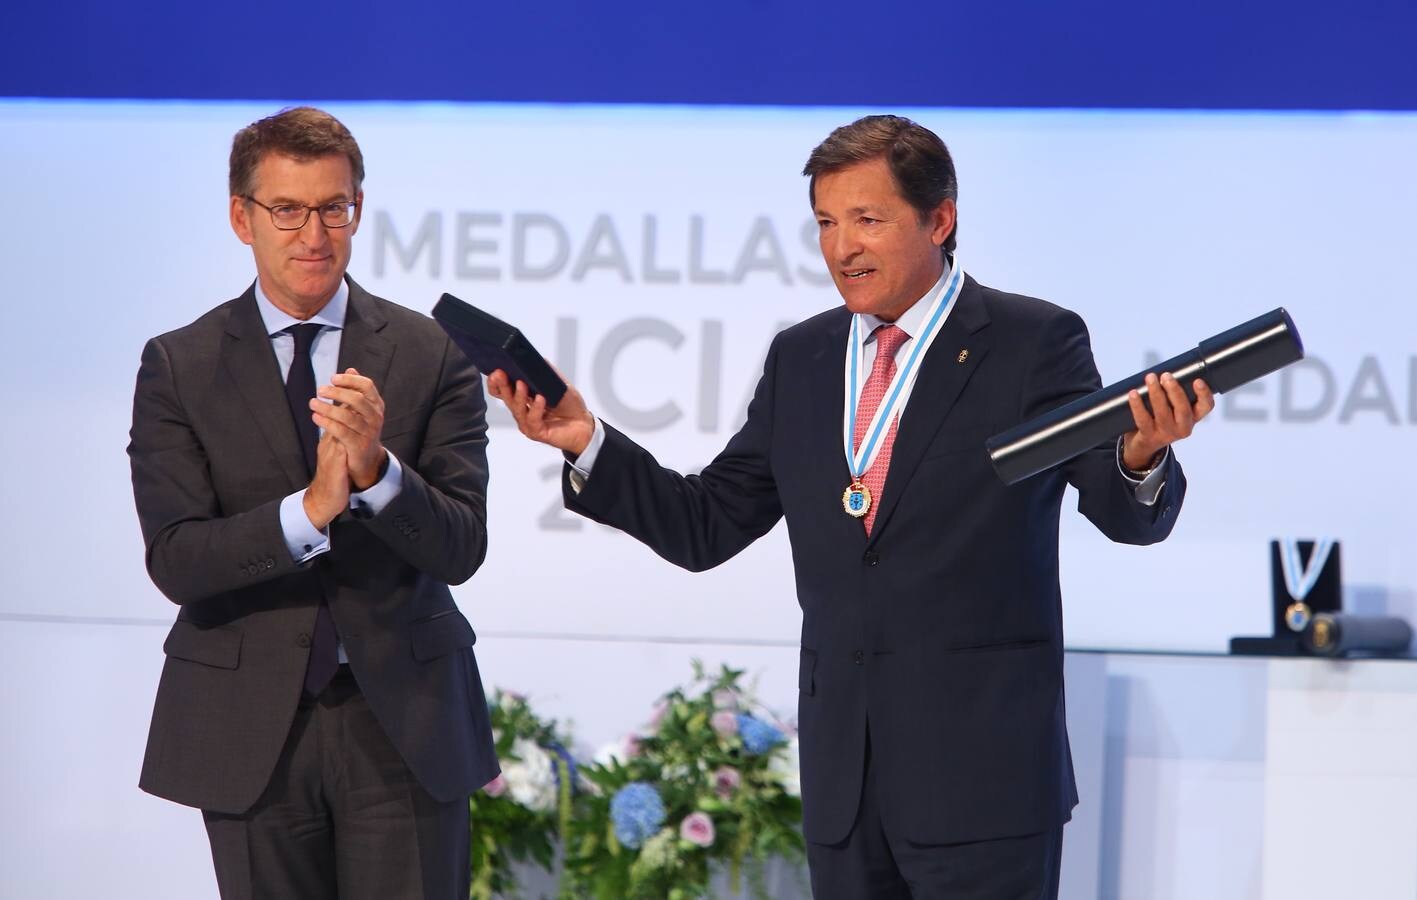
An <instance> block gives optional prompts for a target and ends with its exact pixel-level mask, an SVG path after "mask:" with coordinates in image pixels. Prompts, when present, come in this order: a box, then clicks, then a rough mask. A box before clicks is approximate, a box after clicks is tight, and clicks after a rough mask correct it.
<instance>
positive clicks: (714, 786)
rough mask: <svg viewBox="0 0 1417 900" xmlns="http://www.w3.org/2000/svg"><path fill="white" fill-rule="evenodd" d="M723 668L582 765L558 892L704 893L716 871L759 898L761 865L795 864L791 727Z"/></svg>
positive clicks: (798, 849)
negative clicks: (780, 860) (745, 884)
mask: <svg viewBox="0 0 1417 900" xmlns="http://www.w3.org/2000/svg"><path fill="white" fill-rule="evenodd" d="M742 676H743V673H742V672H741V671H737V670H733V669H729V668H728V667H727V666H725V667H723V669H722V670H721V671H720V672H719V673H718V674H716V675H708V674H706V673H705V672H704V670H703V667H702V665H701V664H700V663H698V662H697V661H695V663H694V680H693V682H692V683H691V685H690V686H689V687H688V688H676V689H675V690H672V691H670V692H669V693H668V694H666V695H665V696H664V698H663V699H661V700H660V702H659V703H658V704H657V705H656V707H655V710H654V713H653V715H652V717H651V720H650V722H649V724H648V725H647V726H646V728H645V729H644V730H642V731H641V732H640V733H638V734H635V735H631V736H629V737H627V738H626V739H624V740H622V741H620V742H618V743H617V744H615V745H612V746H611V747H609V748H606V749H605V750H602V752H601V753H599V754H597V757H596V761H595V762H594V763H592V764H590V765H587V766H584V767H582V770H581V777H582V779H583V781H584V783H585V785H586V786H587V788H588V789H587V790H585V791H582V792H581V794H580V796H579V797H578V799H577V804H576V815H575V817H574V819H573V820H572V822H571V823H570V828H569V830H568V832H567V834H566V836H565V844H564V846H565V851H566V852H565V871H564V877H563V880H562V896H564V897H577V898H596V900H629V898H651V897H653V898H669V900H688V898H695V897H705V896H707V895H708V892H709V882H710V878H711V876H712V874H713V873H714V871H716V870H717V869H720V868H722V869H726V870H727V872H728V875H729V879H730V886H731V889H732V890H733V891H735V892H737V891H740V890H741V889H742V879H743V876H744V875H745V874H746V876H747V881H748V887H749V889H750V891H751V892H752V894H753V895H754V896H755V897H758V898H766V897H767V891H766V888H765V886H764V882H765V879H764V877H763V866H764V863H765V862H766V861H767V860H768V859H771V858H773V857H785V858H787V859H789V860H794V861H800V860H801V859H802V857H803V854H804V845H803V843H802V835H801V831H800V828H801V821H802V801H801V796H800V790H799V783H800V782H799V780H798V775H797V768H796V738H795V737H794V736H792V734H791V729H790V728H788V727H787V726H785V725H782V724H780V723H779V722H778V721H777V720H776V719H775V717H773V716H772V715H771V714H769V713H768V712H766V711H765V710H763V709H761V708H760V707H759V706H758V704H757V703H756V702H755V701H754V700H753V699H752V697H751V695H750V694H749V693H747V692H746V691H745V690H744V689H743V687H742V685H741V680H742Z"/></svg>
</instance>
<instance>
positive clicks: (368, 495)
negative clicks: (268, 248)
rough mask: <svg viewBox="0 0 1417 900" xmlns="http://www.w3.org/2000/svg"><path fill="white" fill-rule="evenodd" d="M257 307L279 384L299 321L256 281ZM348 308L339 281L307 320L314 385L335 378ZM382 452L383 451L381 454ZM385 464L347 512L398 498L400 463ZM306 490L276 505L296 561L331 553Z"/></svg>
mask: <svg viewBox="0 0 1417 900" xmlns="http://www.w3.org/2000/svg"><path fill="white" fill-rule="evenodd" d="M256 307H257V308H258V309H259V310H260V311H261V321H262V322H264V323H265V326H266V334H268V335H270V337H271V349H272V350H274V351H275V355H276V363H277V364H278V365H279V366H280V380H281V382H282V383H284V381H285V379H286V377H287V376H288V375H289V374H290V364H291V362H292V361H293V360H294V359H295V336H294V335H292V334H289V333H288V332H286V331H285V329H287V328H289V327H290V326H292V325H300V324H302V322H301V320H300V319H297V318H295V317H294V316H291V315H289V314H288V313H284V312H281V311H280V310H279V309H276V307H275V304H273V303H271V301H270V300H269V299H268V298H267V297H266V294H265V292H264V291H262V290H261V282H260V281H259V280H257V282H256ZM348 308H349V285H348V284H347V283H345V282H343V281H341V282H340V286H339V290H337V291H335V295H334V296H333V297H331V298H330V301H329V302H328V303H326V304H325V305H324V307H323V308H322V309H321V310H320V311H319V312H317V313H316V314H315V315H313V316H311V317H310V318H309V319H308V320H307V321H309V322H313V323H316V324H318V325H320V326H322V327H321V328H320V331H319V333H317V334H316V335H315V340H314V342H313V343H312V344H311V345H310V363H311V365H312V366H313V367H314V369H315V384H316V385H317V386H318V385H327V384H329V383H330V379H331V378H333V377H334V374H335V367H336V366H338V365H339V347H340V338H341V337H342V336H343V334H344V316H345V311H346V310H348ZM386 452H387V451H386ZM388 457H389V466H388V469H387V470H386V471H385V472H384V477H383V478H381V479H380V480H379V481H378V482H377V483H376V484H374V485H373V486H372V487H370V488H369V489H368V490H364V491H356V492H353V493H351V494H350V495H349V506H350V508H351V509H354V508H356V507H360V506H366V507H368V509H369V512H370V513H372V514H374V515H378V514H379V512H380V511H381V510H382V509H383V508H384V507H385V506H387V505H388V504H389V502H390V501H391V500H393V499H394V498H395V497H397V496H398V494H399V491H400V490H402V489H403V467H402V466H400V465H399V459H398V457H397V456H394V455H393V454H392V453H389V454H388ZM304 502H305V490H303V489H302V490H299V491H296V492H295V493H293V494H291V495H290V496H288V497H286V498H285V499H284V500H282V501H281V503H280V527H281V532H282V533H283V534H284V535H285V545H286V547H288V548H289V549H290V556H291V558H292V559H294V560H295V561H296V562H297V563H304V562H308V561H310V560H312V559H314V558H315V557H317V556H319V555H320V554H321V553H327V552H329V549H330V534H329V528H328V527H326V528H325V530H324V531H321V530H320V529H318V528H316V527H315V525H314V523H312V522H311V521H310V517H309V516H307V515H305V506H304Z"/></svg>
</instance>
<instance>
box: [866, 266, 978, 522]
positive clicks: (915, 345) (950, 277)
mask: <svg viewBox="0 0 1417 900" xmlns="http://www.w3.org/2000/svg"><path fill="white" fill-rule="evenodd" d="M963 287H964V269H963V268H962V267H961V266H960V264H959V257H958V256H956V257H955V260H954V267H953V268H951V269H950V270H949V271H948V272H946V273H945V275H944V277H943V278H942V279H941V283H940V286H939V287H938V288H937V290H936V293H935V297H934V299H933V300H931V301H930V307H929V309H927V310H926V312H925V319H924V324H923V325H922V326H921V331H920V334H919V335H917V336H916V339H915V340H914V342H912V343H911V345H910V349H909V351H907V353H906V358H905V362H904V363H898V364H897V365H896V370H895V377H894V378H892V379H891V383H890V384H889V385H888V386H887V387H886V395H885V397H883V398H882V399H881V405H880V406H879V407H877V408H876V414H875V415H874V416H873V417H872V418H871V422H870V424H869V425H868V426H867V428H866V434H865V436H864V437H862V439H861V446H860V447H857V446H855V444H856V441H855V438H856V418H857V414H858V412H859V407H860V405H861V388H862V386H863V385H864V384H865V383H866V377H867V375H868V374H869V373H867V372H863V371H862V370H863V369H864V368H865V359H864V358H863V357H864V354H863V353H862V341H863V337H862V334H861V316H860V314H859V313H858V314H856V315H854V316H852V317H851V328H850V329H849V330H848V332H847V335H846V371H845V375H844V378H845V382H846V384H845V389H846V393H845V396H846V402H845V403H844V404H843V407H844V409H843V411H842V431H843V443H844V444H845V447H846V467H847V469H849V470H850V472H851V483H850V484H849V485H847V487H846V490H845V491H843V492H842V495H841V508H842V509H843V510H845V511H846V514H847V515H848V516H851V517H852V518H854V519H860V518H862V517H864V516H865V515H866V514H867V513H868V512H870V510H871V502H872V498H871V492H870V491H869V490H867V488H866V483H865V481H864V480H863V478H864V477H865V475H866V471H867V470H868V469H870V468H871V464H872V463H873V462H875V461H876V455H877V454H878V453H880V452H881V446H882V445H883V444H884V443H885V437H886V434H887V432H888V431H889V429H890V424H891V422H893V421H894V420H895V418H896V416H897V415H899V413H900V408H901V406H903V405H904V403H905V397H906V395H907V394H909V392H910V388H911V387H912V386H913V385H914V384H915V378H916V376H917V375H918V374H919V373H920V360H921V359H923V358H924V356H925V353H926V351H928V350H929V349H930V345H931V344H933V343H934V342H935V338H936V337H937V336H938V335H939V333H940V329H941V326H943V325H944V323H945V319H947V318H948V317H949V314H950V310H952V309H953V308H954V305H955V301H956V300H958V299H959V292H960V290H961V289H962V288H963Z"/></svg>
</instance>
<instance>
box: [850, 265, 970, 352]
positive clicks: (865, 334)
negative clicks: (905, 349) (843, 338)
mask: <svg viewBox="0 0 1417 900" xmlns="http://www.w3.org/2000/svg"><path fill="white" fill-rule="evenodd" d="M948 277H950V267H949V266H948V265H946V266H945V271H944V272H942V273H941V274H940V278H939V280H938V281H936V282H935V284H934V286H932V287H931V288H930V290H928V291H926V292H925V294H924V296H922V297H921V298H920V299H918V300H916V301H915V302H914V303H912V304H910V308H909V309H907V310H906V311H905V312H903V313H901V314H900V318H898V319H896V320H895V321H894V322H891V323H888V322H886V320H885V319H881V318H877V317H876V316H873V315H871V314H870V313H862V314H861V343H862V344H863V345H865V344H871V343H872V342H874V341H875V340H876V329H877V328H879V327H880V326H882V325H886V324H893V325H895V326H896V327H897V328H899V329H900V330H901V331H904V332H905V333H906V335H908V340H907V343H908V342H909V341H913V340H915V338H916V336H917V335H919V334H920V329H921V327H922V326H924V324H925V314H926V313H927V312H929V311H930V304H929V303H927V302H926V301H927V300H929V299H931V298H932V297H934V296H935V294H936V292H938V291H939V290H940V287H941V286H942V285H943V284H944V283H945V279H946V278H948ZM896 358H897V359H900V356H897V357H896Z"/></svg>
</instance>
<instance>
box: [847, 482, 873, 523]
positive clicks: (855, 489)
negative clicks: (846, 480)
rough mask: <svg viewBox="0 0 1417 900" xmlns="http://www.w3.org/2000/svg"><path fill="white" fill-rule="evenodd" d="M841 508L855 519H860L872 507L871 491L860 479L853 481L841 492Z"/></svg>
mask: <svg viewBox="0 0 1417 900" xmlns="http://www.w3.org/2000/svg"><path fill="white" fill-rule="evenodd" d="M841 508H842V509H844V510H846V514H847V515H848V516H851V518H853V519H859V518H862V517H863V516H865V515H866V513H867V511H869V510H870V509H871V492H870V491H869V490H867V489H866V485H864V484H862V483H861V481H860V480H857V481H853V482H851V484H850V485H849V486H848V487H847V488H846V490H844V491H842V492H841Z"/></svg>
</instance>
